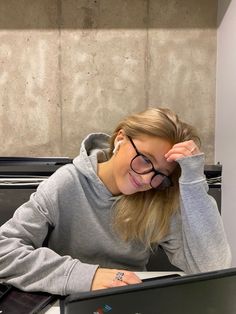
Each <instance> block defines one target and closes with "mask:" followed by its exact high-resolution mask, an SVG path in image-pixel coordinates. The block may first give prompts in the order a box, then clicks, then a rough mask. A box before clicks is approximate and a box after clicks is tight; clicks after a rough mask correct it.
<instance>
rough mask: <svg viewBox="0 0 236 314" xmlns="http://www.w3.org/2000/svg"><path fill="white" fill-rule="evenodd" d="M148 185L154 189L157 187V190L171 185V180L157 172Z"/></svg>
mask: <svg viewBox="0 0 236 314" xmlns="http://www.w3.org/2000/svg"><path fill="white" fill-rule="evenodd" d="M150 185H151V186H152V187H153V188H154V189H156V188H158V190H164V189H166V188H168V187H169V186H171V181H170V179H169V178H168V177H165V176H162V175H160V174H157V175H155V176H154V177H153V178H152V180H151V183H150Z"/></svg>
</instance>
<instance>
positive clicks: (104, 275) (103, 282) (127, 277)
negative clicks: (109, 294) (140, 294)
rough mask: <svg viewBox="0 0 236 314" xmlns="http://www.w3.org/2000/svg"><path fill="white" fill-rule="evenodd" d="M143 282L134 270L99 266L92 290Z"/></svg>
mask: <svg viewBox="0 0 236 314" xmlns="http://www.w3.org/2000/svg"><path fill="white" fill-rule="evenodd" d="M141 282H142V281H141V279H140V278H139V277H138V276H137V275H136V274H135V273H134V272H130V271H127V270H118V269H108V268H98V269H97V271H96V273H95V275H94V278H93V282H92V287H91V290H98V289H105V288H113V287H121V286H126V285H131V284H136V283H141Z"/></svg>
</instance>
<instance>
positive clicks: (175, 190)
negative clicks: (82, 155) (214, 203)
mask: <svg viewBox="0 0 236 314" xmlns="http://www.w3.org/2000/svg"><path fill="white" fill-rule="evenodd" d="M121 129H123V130H124V132H125V134H126V135H127V136H129V137H131V138H132V139H135V138H137V137H138V136H140V135H142V134H146V135H151V136H157V137H160V138H162V139H166V140H167V141H169V142H170V143H171V144H172V145H174V144H176V143H179V142H183V141H188V140H194V141H195V142H196V144H198V145H199V146H200V139H199V137H198V135H197V133H196V131H195V129H194V128H193V127H192V126H190V125H188V124H187V123H184V122H182V121H181V120H179V118H178V116H177V115H176V114H175V113H173V112H172V111H171V110H169V109H166V108H159V109H157V108H149V109H147V110H145V111H143V112H140V113H137V114H133V115H130V116H128V117H126V118H124V119H123V120H122V121H121V122H120V123H119V124H118V126H117V127H116V129H115V130H114V133H113V135H112V136H111V142H110V154H111V155H112V151H113V149H114V140H115V138H116V136H117V134H118V132H119V130H121ZM179 176H180V167H179V165H177V167H176V168H175V170H174V171H173V173H172V174H171V179H172V182H173V186H171V187H169V188H167V189H165V190H163V191H158V190H155V189H151V190H148V191H145V192H139V193H135V194H132V195H123V196H122V197H121V198H120V199H119V201H118V202H117V203H116V204H115V211H114V217H113V218H114V219H113V226H114V228H115V230H116V231H117V232H118V233H119V235H120V236H121V238H122V239H123V240H125V241H133V240H134V241H135V240H139V241H141V242H143V243H144V244H145V245H146V247H152V244H154V243H158V242H159V241H160V240H161V239H162V238H163V237H164V236H165V235H166V234H167V233H168V230H169V224H170V218H171V216H172V215H173V214H174V213H175V212H176V210H177V209H178V207H179V183H178V181H179V180H178V179H179Z"/></svg>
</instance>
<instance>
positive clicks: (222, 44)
mask: <svg viewBox="0 0 236 314" xmlns="http://www.w3.org/2000/svg"><path fill="white" fill-rule="evenodd" d="M217 33H218V34H217V39H218V45H217V46H218V49H217V103H216V152H215V153H216V154H215V160H216V162H217V161H219V162H220V163H222V165H223V178H222V215H223V221H224V225H225V229H226V232H227V235H228V239H229V243H230V245H231V249H232V253H233V266H234V267H235V266H236V241H235V239H236V228H235V221H236V193H235V191H236V188H235V186H236V183H235V178H236V164H235V160H236V159H235V155H236V146H235V134H236V106H235V105H236V58H235V56H236V0H231V1H230V0H219V26H218V32H217Z"/></svg>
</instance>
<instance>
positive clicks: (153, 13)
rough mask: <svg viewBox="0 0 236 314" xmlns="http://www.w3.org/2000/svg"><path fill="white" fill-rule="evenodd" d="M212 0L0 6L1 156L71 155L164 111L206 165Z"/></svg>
mask: <svg viewBox="0 0 236 314" xmlns="http://www.w3.org/2000/svg"><path fill="white" fill-rule="evenodd" d="M216 24H217V1H215V0H199V1H195V0H179V1H176V0H175V1H174V0H107V1H106V0H93V1H91V0H8V1H5V0H0V128H1V133H0V134H1V147H0V155H1V156H10V155H12V156H17V155H18V156H20V155H21V156H25V155H26V156H59V155H60V156H69V157H73V156H75V155H77V154H78V151H79V144H80V141H81V139H82V138H83V137H84V136H85V135H86V134H87V133H89V132H92V131H105V132H111V130H112V129H113V127H114V125H115V124H116V122H117V121H118V120H119V119H120V118H121V117H122V116H124V115H125V114H127V113H130V112H134V111H137V110H141V109H144V108H146V107H147V106H156V107H158V106H168V107H170V108H172V109H174V110H175V111H177V112H178V113H179V114H180V115H181V116H182V117H183V119H185V120H187V121H188V122H190V123H192V124H194V125H195V126H196V127H198V129H199V131H200V134H201V136H202V141H203V150H204V151H205V152H206V155H207V162H208V163H212V162H213V161H214V120H215V64H216Z"/></svg>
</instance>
